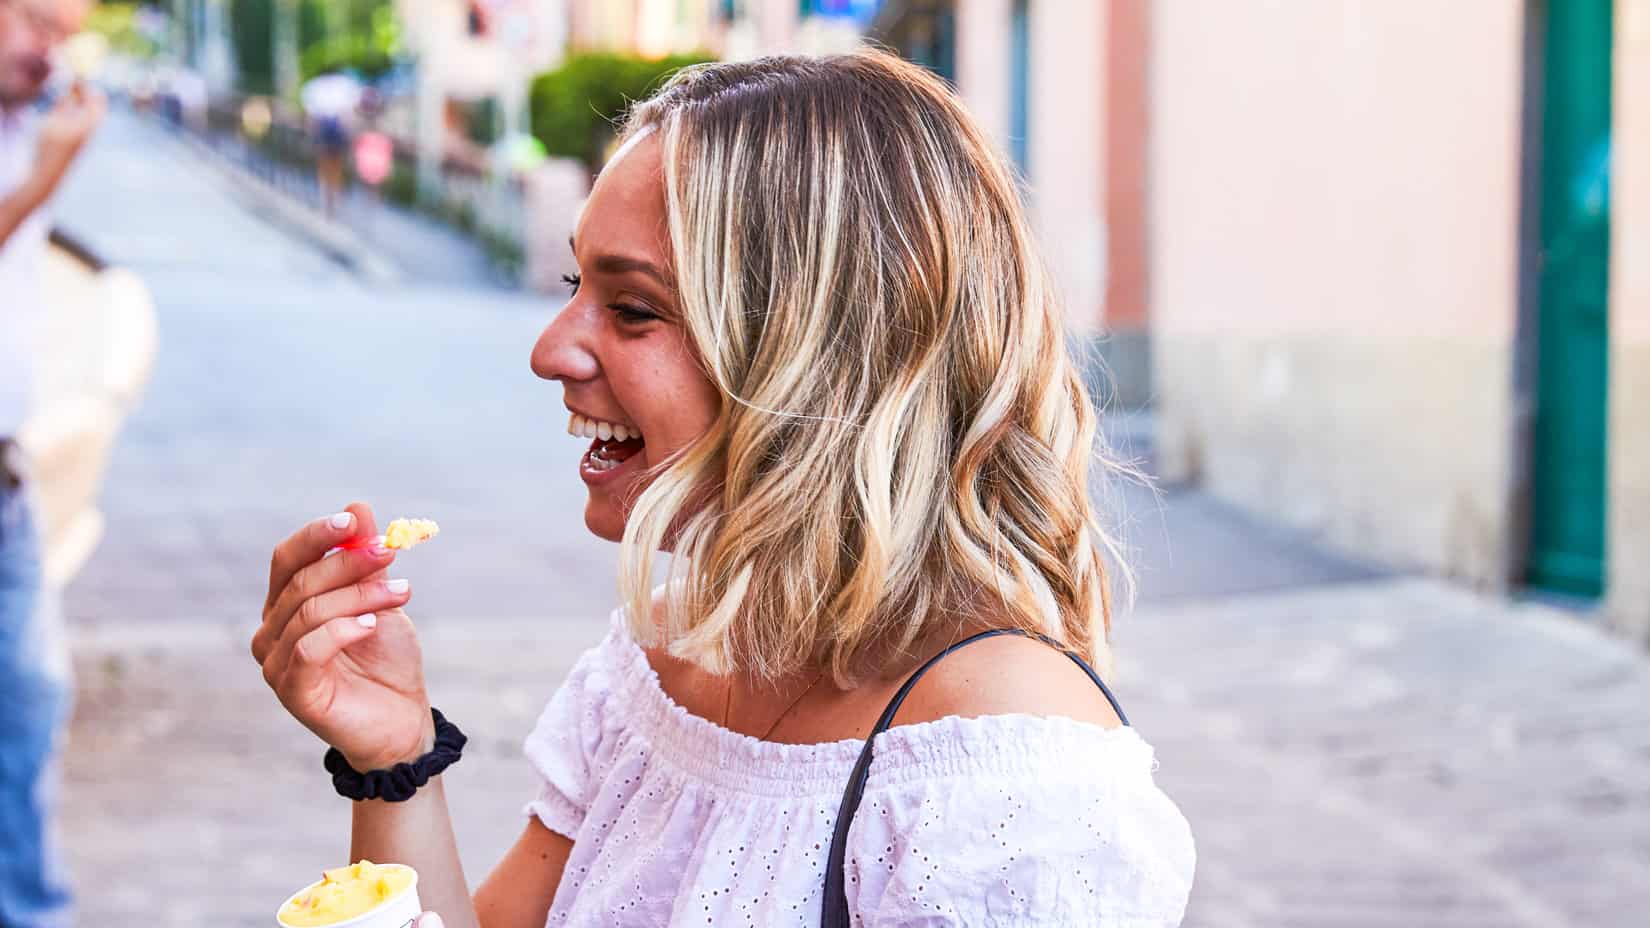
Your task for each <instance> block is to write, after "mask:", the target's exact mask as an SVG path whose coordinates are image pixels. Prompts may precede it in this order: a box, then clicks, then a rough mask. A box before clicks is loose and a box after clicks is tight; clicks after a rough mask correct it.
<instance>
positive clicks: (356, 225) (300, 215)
mask: <svg viewBox="0 0 1650 928" xmlns="http://www.w3.org/2000/svg"><path fill="white" fill-rule="evenodd" d="M128 116H129V118H137V117H135V116H133V115H132V114H128ZM141 121H142V122H143V123H144V124H145V126H146V128H148V129H149V130H150V131H152V132H154V133H156V134H157V135H160V134H164V135H167V136H169V137H171V138H172V139H173V140H174V141H175V142H176V143H177V144H179V145H183V146H186V147H188V148H189V149H190V150H191V151H192V152H194V154H195V155H196V157H198V158H199V159H201V161H202V162H203V163H205V164H206V165H208V166H209V167H210V169H212V170H214V171H216V172H219V173H220V174H221V175H222V176H223V177H224V179H225V180H226V182H227V183H228V184H229V188H230V189H231V190H232V191H233V192H234V193H235V194H236V195H237V196H240V197H242V198H243V199H244V200H245V201H246V202H247V203H248V204H249V205H250V207H251V208H252V209H253V210H254V211H255V212H257V213H259V214H260V215H262V216H264V217H265V218H266V219H268V220H269V221H271V222H273V223H275V224H277V225H279V226H281V227H282V228H284V229H285V230H286V231H287V232H288V233H289V234H292V235H295V236H297V237H299V238H301V239H303V240H305V241H308V242H309V243H310V244H311V245H313V246H314V247H316V248H319V249H320V250H322V251H323V252H326V253H327V254H329V255H331V256H332V257H333V258H334V259H336V260H338V261H340V262H342V263H344V264H346V265H349V266H351V267H353V268H355V270H356V271H357V272H358V273H360V274H362V275H363V276H364V277H366V278H367V279H368V280H370V281H372V282H374V283H376V284H380V285H396V284H408V285H438V286H463V287H477V288H482V289H514V288H515V286H516V284H515V282H514V281H510V280H506V279H505V278H504V277H503V276H502V275H501V273H500V272H499V271H498V270H496V269H495V268H494V267H493V264H492V262H491V261H490V260H489V258H488V257H487V254H486V252H485V250H484V249H483V248H482V247H481V245H480V244H479V243H478V242H477V241H476V240H475V239H474V238H472V237H470V236H467V235H465V234H464V233H462V232H460V231H458V230H457V229H454V228H451V227H449V226H446V225H444V224H442V223H440V222H438V221H436V220H435V219H432V218H430V217H427V216H422V215H419V214H417V213H415V212H412V211H410V210H408V209H406V208H404V207H401V206H399V205H396V204H394V203H389V202H386V201H384V200H383V199H382V198H381V197H379V196H378V195H377V194H376V193H374V192H373V191H371V190H368V189H365V188H362V187H360V186H352V187H350V188H349V189H348V190H347V191H346V194H345V196H344V198H343V200H342V202H341V203H340V205H339V210H338V212H337V214H336V215H332V216H329V215H327V214H326V213H325V212H323V211H322V209H321V207H320V193H319V188H318V187H317V186H316V180H315V178H314V176H313V175H311V174H309V173H307V172H305V171H303V170H301V169H299V168H297V167H295V166H293V165H289V164H282V163H278V162H275V161H273V160H271V159H270V158H269V157H268V156H266V155H264V154H262V153H261V152H258V151H255V150H253V149H252V148H251V147H249V146H248V145H246V144H245V142H244V141H242V140H241V139H240V138H238V137H234V136H214V137H211V138H210V139H207V138H202V137H199V136H195V135H193V134H190V133H188V132H185V131H181V130H174V129H171V128H170V127H168V126H166V125H165V124H163V123H160V122H158V121H155V120H152V119H143V120H141Z"/></svg>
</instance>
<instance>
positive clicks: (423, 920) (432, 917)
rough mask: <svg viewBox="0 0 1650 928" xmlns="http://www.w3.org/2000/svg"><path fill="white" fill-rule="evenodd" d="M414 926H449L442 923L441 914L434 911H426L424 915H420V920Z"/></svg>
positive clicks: (428, 927) (438, 927) (436, 927)
mask: <svg viewBox="0 0 1650 928" xmlns="http://www.w3.org/2000/svg"><path fill="white" fill-rule="evenodd" d="M413 928H447V926H446V925H445V924H443V923H442V921H441V916H439V915H437V914H435V913H434V912H425V913H424V914H423V915H420V916H418V921H417V922H416V923H415V924H414V925H413Z"/></svg>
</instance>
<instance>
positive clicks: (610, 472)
mask: <svg viewBox="0 0 1650 928" xmlns="http://www.w3.org/2000/svg"><path fill="white" fill-rule="evenodd" d="M595 447H596V446H595V444H594V443H592V444H591V446H590V448H589V449H586V450H585V452H584V455H583V456H582V457H580V458H579V478H580V479H582V480H583V481H584V482H585V484H586V485H587V486H592V487H594V486H600V485H601V484H604V483H612V482H613V481H614V480H618V479H621V478H623V477H624V476H625V475H626V474H628V473H629V472H630V471H632V470H634V469H635V468H636V467H638V466H640V465H638V464H637V463H636V462H637V461H639V460H641V457H642V452H641V451H637V452H636V453H635V454H632V455H631V456H630V457H628V458H625V459H624V460H623V461H620V462H619V463H618V464H617V465H616V466H614V467H609V468H607V469H605V470H597V469H596V468H594V467H591V466H590V451H591V450H593V449H594V448H595Z"/></svg>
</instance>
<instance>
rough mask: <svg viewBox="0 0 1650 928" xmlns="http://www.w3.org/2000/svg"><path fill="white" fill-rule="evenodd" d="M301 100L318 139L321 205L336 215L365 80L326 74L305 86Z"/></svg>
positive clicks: (318, 181)
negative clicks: (345, 161)
mask: <svg viewBox="0 0 1650 928" xmlns="http://www.w3.org/2000/svg"><path fill="white" fill-rule="evenodd" d="M300 99H301V102H302V103H303V105H304V116H305V117H306V118H307V119H308V120H309V126H310V136H311V138H312V139H314V142H315V180H316V183H317V185H319V186H320V188H321V208H322V209H323V210H324V211H325V212H326V214H327V215H328V216H332V215H336V214H337V211H338V204H339V201H340V200H341V199H342V197H343V192H344V179H345V174H344V158H345V156H346V155H347V154H348V152H349V140H350V128H351V125H352V123H353V122H354V120H355V117H356V108H357V107H358V106H359V105H360V102H361V83H360V82H359V81H357V80H356V79H355V78H353V77H350V76H349V75H348V74H322V75H321V76H319V77H316V78H314V79H312V80H310V81H309V83H307V84H305V85H304V87H303V90H302V91H301V92H300Z"/></svg>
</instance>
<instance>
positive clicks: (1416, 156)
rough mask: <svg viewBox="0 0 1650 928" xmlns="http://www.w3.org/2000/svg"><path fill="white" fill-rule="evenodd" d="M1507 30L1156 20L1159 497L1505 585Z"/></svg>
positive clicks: (1450, 19) (1386, 2) (1518, 52)
mask: <svg viewBox="0 0 1650 928" xmlns="http://www.w3.org/2000/svg"><path fill="white" fill-rule="evenodd" d="M1520 8H1521V4H1518V3H1510V2H1506V0H1452V2H1450V3H1430V2H1423V0H1361V2H1360V0H1314V2H1311V3H1271V4H1257V3H1228V2H1225V0H1177V2H1175V3H1164V4H1159V5H1157V6H1155V7H1154V8H1153V14H1154V15H1153V23H1152V35H1153V49H1152V52H1153V54H1152V70H1151V74H1150V84H1151V86H1152V112H1151V122H1152V127H1153V137H1152V144H1151V155H1150V178H1151V202H1150V219H1149V222H1148V227H1149V228H1150V229H1151V234H1152V246H1153V248H1152V251H1153V256H1152V263H1151V268H1150V277H1151V280H1152V301H1151V310H1150V311H1151V319H1152V327H1153V345H1154V362H1155V364H1156V370H1155V372H1154V377H1155V383H1156V389H1157V391H1158V408H1159V418H1158V422H1159V448H1160V453H1161V456H1162V468H1163V470H1164V472H1165V475H1166V476H1168V477H1171V478H1175V477H1188V476H1199V477H1201V478H1202V479H1203V480H1204V481H1205V483H1206V485H1207V486H1209V487H1210V488H1211V489H1213V490H1214V491H1215V492H1216V493H1218V494H1220V495H1223V496H1225V497H1228V498H1230V499H1233V500H1236V501H1238V502H1240V503H1242V504H1244V505H1247V506H1249V507H1252V508H1254V509H1257V510H1261V511H1264V512H1267V513H1268V514H1272V515H1278V516H1282V517H1284V518H1286V519H1288V520H1290V521H1292V522H1294V523H1296V524H1299V525H1303V526H1306V527H1308V528H1311V529H1315V530H1318V531H1321V532H1322V533H1323V534H1324V535H1325V536H1326V537H1328V538H1329V539H1331V540H1333V541H1335V542H1338V543H1340V544H1341V545H1343V546H1345V547H1347V548H1349V549H1352V550H1353V551H1355V552H1357V553H1360V554H1362V555H1364V556H1367V557H1370V558H1374V559H1380V560H1383V561H1387V562H1390V563H1397V564H1403V565H1413V566H1422V567H1427V568H1431V569H1434V570H1440V571H1444V572H1447V573H1451V574H1454V575H1458V576H1462V577H1465V578H1469V579H1471V580H1475V581H1480V582H1484V583H1488V584H1492V585H1494V584H1498V583H1499V582H1500V581H1501V580H1502V579H1503V578H1504V577H1505V574H1506V570H1507V567H1506V559H1507V551H1506V537H1507V534H1508V532H1507V525H1506V513H1507V511H1508V505H1507V495H1508V488H1507V483H1508V479H1509V478H1508V471H1509V468H1508V460H1509V454H1510V450H1509V449H1510V436H1509V429H1510V427H1511V425H1510V420H1511V410H1510V403H1509V395H1510V384H1511V373H1510V363H1511V358H1510V355H1511V352H1510V346H1511V340H1512V333H1513V325H1514V319H1515V306H1516V283H1517V267H1518V264H1517V229H1518V161H1519V131H1520V130H1519V126H1520V105H1521V99H1520V93H1521V84H1520V81H1521V70H1522V67H1521V56H1522V49H1521V43H1522V25H1523V24H1522V20H1521V15H1522V14H1521V9H1520Z"/></svg>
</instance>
